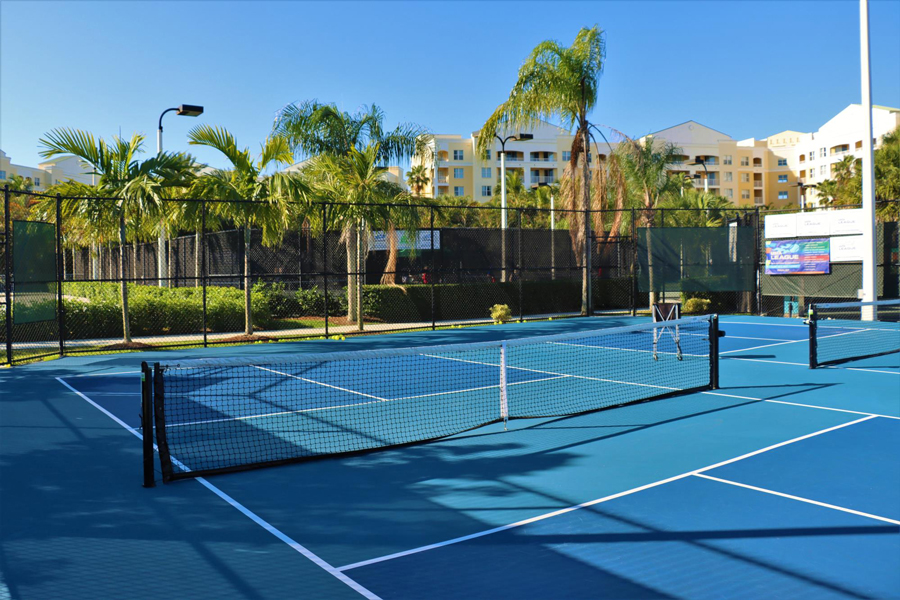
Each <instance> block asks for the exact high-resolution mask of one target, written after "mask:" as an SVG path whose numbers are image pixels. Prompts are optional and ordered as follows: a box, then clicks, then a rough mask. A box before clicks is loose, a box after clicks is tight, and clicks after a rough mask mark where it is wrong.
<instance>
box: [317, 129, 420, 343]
mask: <svg viewBox="0 0 900 600" xmlns="http://www.w3.org/2000/svg"><path fill="white" fill-rule="evenodd" d="M379 152H380V149H379V148H378V145H377V144H376V145H369V146H367V147H366V148H365V149H363V150H357V149H356V148H351V149H350V152H349V153H348V154H347V155H346V156H335V155H330V154H324V155H321V156H319V157H318V158H316V159H314V160H313V161H312V163H311V164H310V166H309V167H308V168H307V175H308V176H309V181H310V186H311V194H312V196H313V197H314V198H316V199H317V200H321V201H324V202H328V203H329V204H330V206H329V211H328V212H329V219H328V220H329V222H328V223H326V230H327V229H328V228H331V227H334V228H338V229H340V230H341V238H342V240H343V241H344V243H345V246H346V248H347V318H348V319H349V320H351V321H356V322H357V326H358V328H359V329H360V330H362V329H363V314H362V277H361V276H360V271H361V270H362V269H361V268H360V265H361V262H362V260H363V256H364V255H365V254H364V245H365V240H366V235H365V230H366V227H367V226H375V227H379V226H385V225H386V224H387V223H389V222H392V220H393V219H394V218H396V217H395V216H393V215H392V210H391V208H392V207H390V206H388V205H389V204H391V203H395V202H396V201H397V200H398V197H400V196H401V195H402V190H401V189H400V187H399V186H398V185H396V184H394V183H391V182H389V181H386V180H385V179H384V173H385V172H386V171H387V168H386V167H383V166H380V165H379V158H378V157H379ZM409 212H414V211H409Z"/></svg>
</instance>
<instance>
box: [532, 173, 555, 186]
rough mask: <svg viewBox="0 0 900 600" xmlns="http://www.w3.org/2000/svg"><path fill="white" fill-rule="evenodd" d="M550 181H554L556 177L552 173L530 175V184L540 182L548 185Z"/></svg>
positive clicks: (538, 183) (539, 183)
mask: <svg viewBox="0 0 900 600" xmlns="http://www.w3.org/2000/svg"><path fill="white" fill-rule="evenodd" d="M551 183H556V177H554V176H553V175H532V176H531V185H541V184H546V185H550V184H551Z"/></svg>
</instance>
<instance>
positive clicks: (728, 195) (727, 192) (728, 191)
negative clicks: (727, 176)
mask: <svg viewBox="0 0 900 600" xmlns="http://www.w3.org/2000/svg"><path fill="white" fill-rule="evenodd" d="M725 197H726V198H728V199H729V200H731V199H732V198H734V190H733V189H731V188H725Z"/></svg>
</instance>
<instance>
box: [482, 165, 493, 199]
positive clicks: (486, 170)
mask: <svg viewBox="0 0 900 600" xmlns="http://www.w3.org/2000/svg"><path fill="white" fill-rule="evenodd" d="M481 176H482V177H483V178H485V179H490V178H491V168H490V167H481ZM488 196H490V194H488Z"/></svg>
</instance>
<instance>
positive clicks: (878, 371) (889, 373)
mask: <svg viewBox="0 0 900 600" xmlns="http://www.w3.org/2000/svg"><path fill="white" fill-rule="evenodd" d="M725 358H727V359H728V360H745V361H748V362H761V363H771V364H773V365H791V366H794V367H806V368H807V369H808V368H809V363H797V362H787V361H783V360H763V359H761V358H741V357H740V356H726V357H725ZM818 368H819V369H839V370H842V371H862V372H863V373H882V374H884V375H900V371H881V370H879V369H866V368H863V367H841V366H837V365H822V366H820V367H818Z"/></svg>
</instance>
